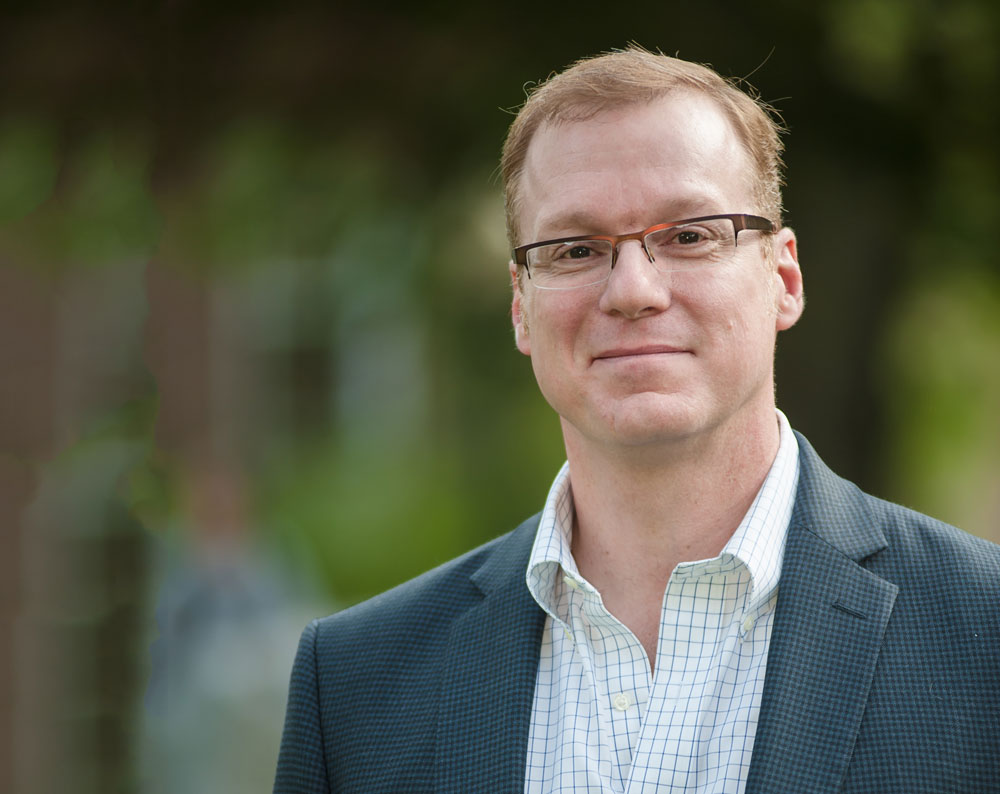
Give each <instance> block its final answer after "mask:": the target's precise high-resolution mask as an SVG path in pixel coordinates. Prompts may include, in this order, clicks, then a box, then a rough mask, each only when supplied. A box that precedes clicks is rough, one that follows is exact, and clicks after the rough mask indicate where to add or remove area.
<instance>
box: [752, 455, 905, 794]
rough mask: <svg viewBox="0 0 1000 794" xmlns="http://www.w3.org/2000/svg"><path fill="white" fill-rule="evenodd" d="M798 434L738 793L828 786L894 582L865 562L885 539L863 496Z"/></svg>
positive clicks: (842, 763)
mask: <svg viewBox="0 0 1000 794" xmlns="http://www.w3.org/2000/svg"><path fill="white" fill-rule="evenodd" d="M798 441H799V455H800V467H801V468H800V474H799V487H798V491H797V494H796V501H795V509H794V510H793V513H792V519H791V522H790V524H789V528H788V539H787V542H786V547H785V558H784V563H783V565H782V572H781V581H780V583H779V585H778V603H777V607H776V612H775V618H774V627H773V630H772V633H771V641H770V647H769V650H768V660H767V674H766V677H765V679H764V691H763V693H762V696H761V706H760V715H759V718H758V723H757V733H756V737H755V740H754V751H753V756H752V759H751V763H750V770H749V774H748V779H747V786H746V791H747V794H757V793H763V792H771V791H778V790H787V789H789V788H792V789H802V790H806V789H808V790H809V791H810V792H825V791H835V790H837V788H838V786H839V782H840V780H841V779H842V778H843V775H844V772H845V770H846V768H847V763H848V761H849V759H850V757H851V752H852V750H853V747H854V741H855V738H856V736H857V732H858V728H859V726H860V724H861V717H862V715H863V713H864V709H865V704H866V702H867V700H868V695H869V691H870V688H871V682H872V678H873V676H874V672H875V664H876V661H877V659H878V655H879V651H880V649H881V645H882V639H883V636H884V634H885V629H886V625H887V623H888V621H889V616H890V614H891V612H892V608H893V603H894V601H895V598H896V594H897V591H898V588H897V587H896V585H894V584H892V583H891V582H887V581H885V580H884V579H881V578H880V577H878V576H876V575H875V574H873V573H871V572H870V571H868V570H866V569H865V567H864V562H865V560H866V559H867V558H868V557H871V556H872V555H874V554H877V553H878V552H879V551H881V550H882V549H884V548H885V547H886V545H887V543H886V539H885V535H884V533H883V532H882V529H881V527H880V526H879V524H878V521H877V519H876V517H875V515H874V513H873V512H872V510H871V507H870V504H871V501H870V500H871V497H868V496H866V495H864V494H863V493H862V492H861V491H860V490H859V489H858V488H857V487H856V486H854V485H853V484H851V483H849V482H847V481H846V480H843V479H841V478H839V477H837V476H836V475H835V474H833V472H831V471H830V470H829V469H828V468H827V467H826V466H825V465H824V464H823V462H822V461H821V460H820V459H819V456H818V455H817V454H816V452H815V451H814V450H813V448H812V447H811V446H810V445H809V443H808V442H807V441H806V440H805V439H804V438H803V437H802V436H798Z"/></svg>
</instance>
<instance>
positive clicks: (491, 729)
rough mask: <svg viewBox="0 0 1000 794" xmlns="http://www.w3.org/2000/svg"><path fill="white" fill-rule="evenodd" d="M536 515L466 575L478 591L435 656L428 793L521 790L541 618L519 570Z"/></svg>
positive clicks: (522, 567) (525, 561)
mask: <svg viewBox="0 0 1000 794" xmlns="http://www.w3.org/2000/svg"><path fill="white" fill-rule="evenodd" d="M538 518H539V516H534V517H533V518H530V519H528V520H527V521H525V522H524V523H523V524H521V526H519V527H518V528H517V529H516V530H514V532H513V533H511V534H510V535H509V536H507V537H506V538H504V539H503V540H502V541H500V542H499V543H498V544H497V546H496V547H495V549H494V550H493V552H492V553H491V554H490V555H489V556H488V557H487V559H486V561H485V562H484V563H483V565H482V566H481V567H480V568H479V569H478V570H477V571H476V572H475V573H474V574H473V575H472V581H473V583H474V584H475V585H476V586H477V587H478V588H479V591H480V592H481V594H482V598H481V600H480V601H478V602H477V603H475V604H474V605H473V606H471V607H470V608H469V609H467V610H466V611H465V612H464V613H463V614H462V615H461V616H460V617H459V618H458V619H457V620H456V621H455V623H454V625H453V627H452V631H451V636H450V638H449V641H448V647H447V648H446V649H445V655H444V658H443V659H442V666H443V671H442V675H441V690H440V692H439V694H438V700H439V719H438V728H437V742H436V757H435V765H434V768H435V775H436V781H435V782H436V785H435V788H434V790H435V791H440V792H455V793H456V794H458V793H459V792H461V793H462V794H466V793H469V792H480V791H481V792H491V793H492V792H498V793H500V792H510V794H515V792H518V793H519V792H522V791H523V790H524V763H525V757H526V752H527V747H528V730H529V727H530V724H531V708H532V703H533V700H534V695H535V676H536V674H537V672H538V654H539V648H540V646H541V640H542V629H543V628H544V625H545V613H544V612H543V611H542V610H541V608H540V607H539V606H538V604H537V603H535V600H534V599H533V598H532V597H531V593H530V592H529V591H528V587H527V585H526V584H525V580H524V572H525V570H526V569H527V565H528V556H529V554H530V553H531V544H532V541H533V540H534V537H535V531H536V529H537V527H538Z"/></svg>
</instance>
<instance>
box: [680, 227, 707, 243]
mask: <svg viewBox="0 0 1000 794" xmlns="http://www.w3.org/2000/svg"><path fill="white" fill-rule="evenodd" d="M674 239H675V241H676V242H678V243H680V244H681V245H695V244H697V243H700V242H702V240H704V239H705V235H703V234H702V233H701V232H697V231H694V230H693V229H684V230H683V231H681V232H678V233H677V236H676V237H675V238H674Z"/></svg>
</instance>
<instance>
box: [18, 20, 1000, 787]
mask: <svg viewBox="0 0 1000 794" xmlns="http://www.w3.org/2000/svg"><path fill="white" fill-rule="evenodd" d="M629 41H636V42H638V43H640V44H642V45H644V46H646V47H649V48H652V49H657V48H658V49H661V50H662V51H664V52H667V53H669V54H679V55H681V56H682V57H685V58H688V59H691V60H696V61H700V62H706V63H710V64H712V65H714V66H715V67H716V68H717V69H718V70H719V71H721V72H722V73H723V74H726V75H729V76H732V77H737V78H744V77H746V78H748V80H749V82H750V83H751V84H752V85H754V86H756V87H757V89H759V91H760V93H761V95H762V96H763V97H764V98H765V99H766V100H768V101H770V102H771V103H773V104H774V105H776V106H777V107H778V108H779V109H780V111H781V113H782V114H783V116H784V119H785V121H786V123H787V126H788V128H789V130H790V133H789V135H788V136H787V139H786V143H787V157H786V162H787V165H788V188H787V191H786V205H787V222H788V223H789V224H790V225H792V226H793V227H794V228H795V229H796V230H797V232H798V234H799V240H800V253H801V260H802V264H803V270H804V273H805V280H806V290H807V294H808V306H807V310H806V313H805V315H804V318H803V320H802V322H801V323H800V324H799V326H798V327H796V328H795V329H793V330H792V331H790V332H788V333H787V334H785V335H784V337H783V339H782V340H781V341H780V346H779V353H778V382H779V386H778V396H779V404H780V405H781V407H782V408H783V409H784V410H785V412H786V413H787V414H788V415H789V417H790V418H791V421H792V423H793V424H794V425H795V426H796V427H797V428H798V429H800V430H802V431H803V432H805V433H806V434H807V435H808V436H809V437H810V439H811V440H812V442H813V443H814V444H815V446H816V447H817V448H818V449H819V451H820V453H821V454H822V455H823V456H824V457H825V458H826V460H827V461H828V462H829V463H830V464H831V465H833V466H834V468H836V469H838V470H839V471H840V472H841V473H842V474H845V475H846V476H849V477H851V478H852V479H854V480H856V481H857V482H859V483H860V484H861V485H862V486H863V487H865V488H866V489H867V490H870V491H872V492H874V493H876V494H878V495H881V496H884V497H887V498H890V499H893V500H896V501H900V502H903V503H906V504H909V505H912V506H914V507H917V508H919V509H921V510H924V511H926V512H930V513H932V514H934V515H937V516H939V517H941V518H943V519H945V520H947V521H950V522H952V523H955V524H958V525H960V526H963V527H964V528H966V529H968V530H969V531H972V532H974V533H977V534H980V535H983V536H985V537H989V538H992V539H993V540H1000V411H998V407H1000V266H998V254H997V251H998V231H1000V167H998V147H997V141H998V140H1000V113H998V109H1000V4H996V3H994V2H991V0H953V1H951V2H935V1H934V0H819V1H818V2H810V3H806V2H799V0H760V1H759V2H756V3H724V2H720V0H701V2H676V1H671V0H667V2H663V0H657V2H651V1H650V0H633V2H631V3H628V4H626V5H623V6H620V7H611V6H608V5H607V4H597V3H594V4H588V3H580V4H575V5H573V6H567V5H565V4H551V5H548V4H541V3H537V2H532V3H528V2H524V1H523V0H508V2H506V3H504V4H502V5H501V4H494V5H489V4H482V5H479V4H458V3H445V2H426V3H416V4H413V3H406V4H398V5H397V4H392V3H389V4H376V3H372V4H371V5H370V6H368V7H362V6H361V5H360V4H358V5H355V6H353V7H349V6H346V5H344V4H340V3H336V2H334V3H333V4H330V3H328V2H326V3H319V2H315V3H309V2H297V3H291V4H286V5H283V6H278V5H265V4H261V3H258V2H253V0H245V1H244V2H241V3H239V4H236V3H197V2H193V0H173V2H162V3H137V4H132V6H131V7H130V8H129V9H128V10H123V9H121V8H115V7H114V6H113V5H112V4H104V6H103V7H102V6H101V5H97V6H93V7H91V8H90V9H89V10H87V11H81V10H67V9H63V8H60V7H56V6H54V5H51V4H47V3H45V2H34V3H30V4H29V3H22V4H20V6H18V4H16V3H14V4H9V5H8V6H6V10H5V11H3V12H2V17H0V518H2V523H0V590H2V593H3V598H2V613H0V622H2V632H0V791H12V792H26V793H28V794H35V793H36V792H39V793H40V792H55V791H59V792H67V791H72V792H77V793H79V794H90V792H169V793H170V794H173V793H174V792H177V793H178V794H180V793H181V792H183V794H197V793H198V792H213V793H214V794H219V793H220V792H221V793H223V794H225V792H237V791H238V792H249V791H262V792H263V791H269V790H270V784H271V777H272V773H273V767H274V762H275V758H276V755H277V746H278V738H279V734H280V729H281V721H282V718H283V714H284V698H285V687H286V683H287V676H288V672H289V670H290V666H291V661H292V657H293V654H294V650H295V644H296V641H297V637H298V634H299V632H300V631H301V629H302V628H303V627H304V625H305V623H306V622H307V621H308V620H309V619H311V618H312V617H314V616H318V615H321V614H326V613H329V612H331V611H333V610H335V609H337V608H340V607H342V606H344V605H347V604H350V603H352V602H355V601H357V600H359V599H361V598H364V597H365V596H368V595H371V594H373V593H375V592H377V591H379V590H382V589H384V588H386V587H389V586H391V585H393V584H395V583H397V582H400V581H402V580H404V579H405V578H408V577H410V576H412V575H414V574H416V573H418V572H420V571H422V570H425V569H427V568H428V567H431V566H433V565H435V564H437V563H438V562H441V561H443V560H445V559H447V558H449V557H451V556H453V555H455V554H457V553H459V552H460V551H463V550H465V549H467V548H470V547H472V546H474V545H476V544H478V543H480V542H482V541H485V540H487V539H489V538H491V537H494V536H495V535H497V534H499V533H501V532H503V531H506V530H507V529H509V528H512V527H513V526H514V525H515V524H516V523H518V522H519V521H520V520H521V519H522V518H524V517H526V516H527V515H530V514H531V513H533V512H535V511H536V510H538V509H539V508H540V506H541V502H542V499H543V498H544V494H545V492H546V490H547V488H548V485H549V482H550V480H551V478H552V476H553V475H554V474H555V471H556V469H557V467H558V465H559V464H560V463H561V461H562V458H563V453H562V449H561V444H560V440H559V433H558V427H557V424H556V421H555V418H554V416H553V415H552V414H551V412H550V411H549V409H548V408H547V406H546V405H545V404H544V402H543V401H542V400H541V398H540V396H539V395H538V394H537V392H536V389H535V385H534V382H533V379H532V376H531V371H530V366H529V363H528V361H527V360H525V359H523V358H522V357H521V356H519V355H518V354H517V353H516V351H515V349H514V347H513V343H512V334H511V331H510V328H509V308H508V300H509V298H508V283H507V270H506V261H507V252H506V244H505V239H504V231H503V222H502V206H501V197H500V187H499V183H498V181H497V178H496V160H497V155H498V151H499V147H500V144H501V141H502V139H503V136H504V133H505V130H506V127H507V125H508V124H509V123H510V120H511V118H512V117H511V115H510V112H509V111H510V109H511V108H515V107H516V106H517V105H518V104H519V103H520V102H521V101H522V100H523V97H524V87H525V86H526V85H529V84H531V83H532V82H534V81H537V80H539V79H541V78H544V77H545V76H546V75H547V74H549V73H550V72H551V71H553V70H556V69H560V68H562V67H563V66H565V65H567V64H568V63H570V62H571V61H573V60H575V59H576V58H578V57H580V56H583V55H586V54H592V53H596V52H599V51H603V50H607V49H609V48H612V47H621V46H624V45H625V44H626V43H628V42H629ZM373 630H377V627H376V628H373ZM359 707H363V704H359Z"/></svg>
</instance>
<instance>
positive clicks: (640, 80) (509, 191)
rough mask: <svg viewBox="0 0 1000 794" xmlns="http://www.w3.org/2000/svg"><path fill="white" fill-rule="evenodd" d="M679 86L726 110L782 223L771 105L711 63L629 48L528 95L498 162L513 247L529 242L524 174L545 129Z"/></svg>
mask: <svg viewBox="0 0 1000 794" xmlns="http://www.w3.org/2000/svg"><path fill="white" fill-rule="evenodd" d="M678 91H694V92H697V93H700V94H704V95H705V96H706V97H708V98H709V99H711V100H712V101H713V102H715V103H716V104H717V105H718V106H719V108H720V109H721V110H722V111H723V113H724V114H725V116H726V118H727V119H728V120H729V122H730V124H732V126H733V129H734V130H735V131H736V134H737V136H738V138H739V139H740V142H741V143H742V145H743V147H744V149H745V151H746V153H747V155H748V157H749V160H750V163H751V164H752V169H751V172H750V173H748V174H747V175H746V177H747V179H749V180H750V189H751V191H752V193H753V195H754V199H755V203H756V204H757V206H756V207H755V209H756V211H757V212H758V213H759V214H761V215H764V216H765V217H768V218H770V219H771V220H773V221H774V222H775V223H777V224H778V225H779V226H780V225H781V211H782V203H781V169H782V162H781V150H782V144H781V139H780V138H779V132H780V128H779V126H778V124H777V123H776V122H775V120H774V118H772V116H771V115H770V108H768V107H767V106H766V105H764V104H763V103H761V102H759V101H758V100H755V99H753V98H751V97H750V96H748V95H747V94H745V93H744V92H743V91H741V90H739V89H738V88H736V87H735V86H734V85H732V84H731V83H729V82H727V81H726V80H724V79H723V78H722V77H720V76H719V75H718V74H717V73H715V72H714V71H712V70H711V69H709V68H708V67H705V66H701V65H699V64H696V63H690V62H689V61H683V60H680V59H678V58H671V57H669V56H666V55H654V54H652V53H650V52H647V51H645V50H642V49H640V48H638V47H630V48H628V49H626V50H623V51H620V52H612V53H609V54H606V55H600V56H597V57H593V58H586V59H583V60H581V61H578V62H577V63H576V64H574V65H573V66H571V67H570V68H569V69H567V70H566V71H564V72H562V73H560V74H557V75H555V76H553V77H551V78H550V79H549V80H547V81H546V82H544V83H542V84H541V85H540V86H538V88H536V89H535V90H534V91H533V92H531V94H530V95H529V97H528V100H527V102H525V104H524V106H523V107H522V108H521V110H520V112H519V113H518V114H517V117H516V118H515V119H514V123H513V124H512V125H511V127H510V131H509V132H508V134H507V140H506V141H505V143H504V147H503V154H502V156H501V160H500V170H501V174H502V177H503V183H504V197H505V205H506V214H507V234H508V237H509V239H510V244H511V245H512V246H516V245H519V244H521V243H524V242H528V241H527V240H524V239H522V236H521V232H522V229H521V218H520V209H521V195H520V187H521V176H522V173H523V169H524V163H525V158H526V156H527V152H528V147H529V146H530V144H531V141H532V139H533V138H534V136H535V134H536V133H537V132H538V130H539V128H540V127H542V126H544V125H547V124H557V123H561V122H568V121H574V120H583V119H586V118H588V117H591V116H593V115H595V114H597V113H600V112H602V111H605V110H613V109H615V108H619V107H623V106H627V105H641V104H646V103H648V102H651V101H653V100H655V99H658V98H661V97H664V96H667V95H669V94H671V93H674V92H678Z"/></svg>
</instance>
